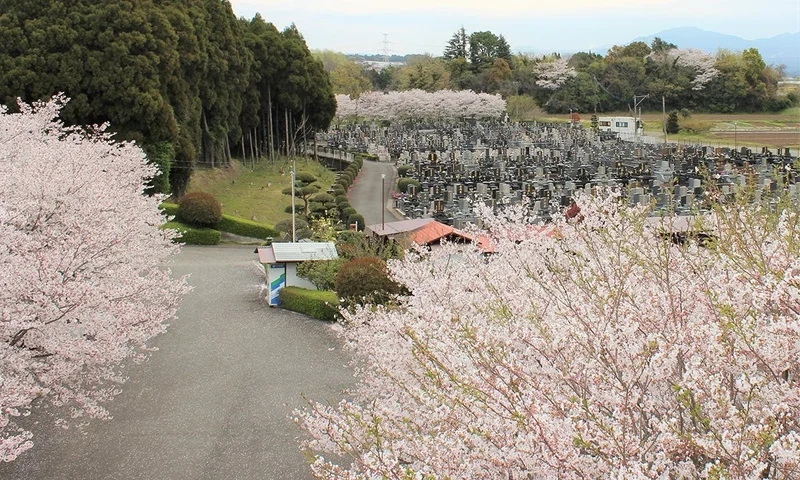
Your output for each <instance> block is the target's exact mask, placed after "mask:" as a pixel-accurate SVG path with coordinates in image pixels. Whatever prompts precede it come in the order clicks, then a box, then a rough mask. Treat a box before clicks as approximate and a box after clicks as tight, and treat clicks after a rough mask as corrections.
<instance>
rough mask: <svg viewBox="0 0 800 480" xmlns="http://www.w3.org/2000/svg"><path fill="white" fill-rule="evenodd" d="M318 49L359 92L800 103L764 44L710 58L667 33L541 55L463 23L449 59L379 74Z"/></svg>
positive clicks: (730, 108) (340, 87) (655, 104)
mask: <svg viewBox="0 0 800 480" xmlns="http://www.w3.org/2000/svg"><path fill="white" fill-rule="evenodd" d="M317 55H318V56H320V57H322V58H325V59H327V61H326V67H327V69H328V70H329V71H331V72H332V76H333V85H334V91H335V92H336V93H337V94H348V95H351V96H354V95H356V96H357V95H358V94H360V93H361V92H363V91H368V90H383V91H386V90H410V89H421V90H426V91H435V90H440V89H451V90H462V89H471V90H473V91H475V92H486V93H499V94H501V95H503V97H504V98H507V99H509V108H510V109H513V108H514V105H516V104H517V103H519V102H520V101H523V100H524V101H527V102H530V103H533V102H534V101H535V103H536V104H538V106H540V107H541V108H543V109H544V110H546V111H548V112H550V113H566V112H568V111H570V110H577V111H581V112H605V111H614V110H626V109H628V108H630V107H631V106H632V105H631V104H632V103H633V97H634V95H649V97H648V99H647V100H645V101H644V103H643V104H642V105H641V106H642V107H643V108H644V109H648V108H653V109H660V108H661V97H664V99H665V101H666V103H667V104H668V105H669V106H670V108H676V109H684V108H685V109H689V110H700V111H707V112H721V113H727V112H734V111H747V112H754V111H778V110H782V109H784V108H787V107H790V106H793V105H797V104H799V103H800V102H798V100H799V99H798V98H797V96H796V95H791V94H790V95H786V96H783V95H780V94H779V92H778V82H779V80H780V79H781V78H782V76H783V70H782V67H781V66H769V65H767V64H766V62H765V61H764V59H763V58H762V56H761V54H760V53H759V51H758V50H757V49H755V48H750V49H747V50H744V51H742V52H734V51H727V50H720V51H718V52H716V53H714V54H708V53H704V52H701V51H699V50H694V49H685V48H678V46H677V45H674V44H672V43H669V42H666V41H664V40H662V39H660V38H655V39H654V40H653V41H652V42H651V43H650V44H647V43H644V42H632V43H630V44H628V45H623V46H614V47H612V48H611V49H610V50H609V51H608V52H607V53H606V54H605V55H599V54H597V53H592V52H579V53H575V54H573V55H570V56H562V55H560V54H557V53H554V54H549V55H542V56H534V55H529V54H524V53H517V54H512V53H511V47H510V46H509V44H508V42H507V41H506V40H505V38H504V37H503V35H495V34H494V33H492V32H489V31H483V32H473V33H468V32H467V31H465V29H464V28H461V29H459V30H458V31H457V32H455V33H454V34H453V36H452V37H451V38H450V40H449V41H448V43H447V45H446V46H445V48H444V51H443V54H442V55H441V56H431V55H420V56H414V57H411V58H409V60H408V62H407V63H406V64H405V65H403V66H388V67H386V68H383V69H381V70H379V71H378V70H374V69H361V68H357V67H358V66H357V65H354V64H353V65H347V64H346V60H347V59H346V58H345V57H344V55H341V57H339V58H338V60H337V58H336V55H335V54H334V53H333V52H317ZM351 63H352V62H351Z"/></svg>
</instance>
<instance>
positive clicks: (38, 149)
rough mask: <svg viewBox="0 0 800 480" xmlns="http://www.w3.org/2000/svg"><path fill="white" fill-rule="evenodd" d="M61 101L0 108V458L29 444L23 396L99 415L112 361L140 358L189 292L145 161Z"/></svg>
mask: <svg viewBox="0 0 800 480" xmlns="http://www.w3.org/2000/svg"><path fill="white" fill-rule="evenodd" d="M64 102H65V99H64V98H63V97H56V98H55V99H53V100H51V101H50V102H47V103H43V104H36V105H34V106H28V105H24V104H23V105H20V109H21V112H20V113H18V114H10V113H9V112H8V111H7V109H5V107H0V461H11V460H13V459H14V458H16V457H17V456H18V455H19V454H20V453H22V452H24V451H25V450H27V449H29V448H30V447H31V446H32V442H31V438H32V436H33V435H32V433H31V432H30V431H27V430H25V429H24V428H22V427H20V426H19V425H17V424H16V422H15V419H16V418H18V417H19V416H21V415H28V414H29V413H31V409H32V405H33V404H43V403H48V404H51V405H54V406H57V407H59V408H58V410H57V411H58V412H61V414H62V415H65V416H67V417H73V418H81V417H82V418H91V417H99V418H105V417H108V412H107V411H106V410H105V409H104V408H103V406H102V404H103V403H104V402H105V401H107V400H109V399H111V398H112V397H113V396H114V395H115V394H117V393H118V392H119V386H120V384H121V383H122V382H123V381H124V380H125V377H124V376H123V375H122V374H121V373H120V372H119V370H118V369H117V368H116V367H117V366H118V365H119V364H120V363H122V362H125V361H126V360H141V359H143V358H145V356H146V354H147V352H148V347H147V341H148V340H149V339H151V338H152V337H153V336H155V335H157V334H159V333H161V332H163V331H164V329H165V325H164V321H166V320H167V319H169V318H170V317H172V316H173V315H174V313H175V310H176V306H177V303H178V302H179V300H180V298H181V297H182V295H183V293H184V292H186V290H187V286H186V284H185V281H184V280H183V279H178V280H175V279H172V278H171V276H170V271H169V270H168V269H166V268H164V265H165V264H166V262H167V260H168V259H169V258H170V257H171V256H172V255H173V254H174V253H176V252H177V250H178V247H177V246H175V245H173V244H172V243H171V241H170V239H171V236H172V235H171V234H170V233H168V231H164V230H159V226H160V225H161V224H162V223H163V221H164V219H163V217H162V215H161V213H160V212H159V209H158V203H159V200H160V199H159V198H153V197H147V196H145V195H143V189H144V186H145V182H146V180H147V179H148V178H150V177H151V176H152V175H153V174H154V173H155V169H154V168H153V167H152V166H149V165H148V164H147V162H146V159H145V156H144V154H143V152H142V150H141V149H140V148H138V147H136V146H135V145H133V144H129V143H115V142H113V141H112V140H111V137H110V136H109V135H108V134H106V133H104V132H103V130H104V127H96V128H94V129H93V130H92V131H88V132H82V131H79V130H78V129H75V128H67V127H65V126H63V125H62V124H61V123H60V122H59V121H58V120H57V117H58V114H59V111H60V109H61V107H62V106H63V104H64ZM59 422H60V423H62V424H64V425H66V424H67V422H66V421H64V419H63V417H62V418H61V419H60V420H59Z"/></svg>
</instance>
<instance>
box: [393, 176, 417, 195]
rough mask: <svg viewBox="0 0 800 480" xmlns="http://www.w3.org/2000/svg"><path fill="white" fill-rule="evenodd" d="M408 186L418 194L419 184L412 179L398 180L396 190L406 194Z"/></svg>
mask: <svg viewBox="0 0 800 480" xmlns="http://www.w3.org/2000/svg"><path fill="white" fill-rule="evenodd" d="M409 185H414V188H415V189H416V191H417V192H419V188H420V183H419V182H418V181H417V180H414V179H413V178H401V179H400V180H398V182H397V189H398V190H399V191H401V192H403V193H406V192H408V186H409Z"/></svg>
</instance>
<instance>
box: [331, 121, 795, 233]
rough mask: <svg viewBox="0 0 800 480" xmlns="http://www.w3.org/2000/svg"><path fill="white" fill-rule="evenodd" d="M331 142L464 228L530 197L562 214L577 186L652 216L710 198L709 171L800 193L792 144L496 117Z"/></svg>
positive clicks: (416, 203) (409, 200) (409, 210)
mask: <svg viewBox="0 0 800 480" xmlns="http://www.w3.org/2000/svg"><path fill="white" fill-rule="evenodd" d="M317 140H318V141H319V142H320V143H321V144H323V145H327V146H328V147H330V148H338V149H343V150H347V151H351V152H352V151H355V152H366V153H372V154H376V155H378V157H379V158H380V159H381V160H382V161H389V160H392V161H394V162H396V164H397V165H398V166H402V165H408V166H410V168H404V169H403V171H404V172H405V176H406V177H410V178H412V179H414V180H416V181H418V182H419V187H418V188H417V187H416V185H410V186H409V187H408V191H407V192H406V193H402V194H401V193H397V194H396V195H395V204H396V207H397V208H398V209H399V210H401V211H402V212H403V213H404V214H405V215H406V216H407V217H409V218H421V217H433V218H436V219H437V220H439V221H441V222H443V223H446V224H449V225H453V226H455V227H456V228H461V227H463V226H464V225H465V224H466V223H470V222H472V223H474V222H475V221H476V218H475V215H474V213H473V210H474V207H475V205H478V204H481V203H482V204H485V205H488V206H490V207H492V208H494V209H501V208H503V207H504V206H506V205H515V204H521V203H525V204H527V205H529V208H530V209H531V210H532V213H533V214H534V215H535V216H536V217H538V218H539V219H541V220H542V221H548V220H549V219H550V218H552V216H553V215H560V214H561V213H562V212H563V211H564V209H565V208H567V207H568V206H569V205H570V203H571V201H572V197H573V196H574V194H575V193H576V192H577V191H578V190H580V189H589V190H591V189H593V188H596V187H599V186H618V187H620V188H621V189H622V191H623V193H624V195H626V196H627V199H628V201H629V202H630V203H631V204H643V205H652V206H653V213H654V214H658V213H659V212H664V211H675V212H677V213H678V214H691V213H692V212H695V211H697V209H701V208H702V207H703V204H704V202H706V196H705V191H706V188H707V185H706V183H707V181H706V180H705V179H706V178H709V176H710V177H713V179H714V182H715V183H716V185H717V186H718V187H719V189H720V192H721V193H722V194H723V195H726V194H732V193H734V192H735V191H736V189H738V188H739V187H741V186H743V185H744V184H745V183H746V182H747V181H748V179H753V178H754V179H755V182H756V185H757V191H756V196H763V195H777V194H778V193H779V192H782V191H783V190H784V189H786V190H788V191H789V193H790V195H792V196H793V197H794V198H795V199H798V198H800V192H798V187H797V181H798V178H800V170H798V166H797V162H796V158H793V157H792V155H791V153H792V152H790V151H789V149H777V150H776V151H774V152H773V151H771V150H769V149H766V148H762V149H760V150H755V151H754V150H752V149H750V148H746V147H743V148H741V149H739V150H732V149H728V148H712V147H708V146H702V145H692V146H686V145H677V144H664V143H660V144H656V143H652V142H651V143H646V142H624V141H620V140H619V139H616V138H613V137H612V138H609V137H607V136H606V137H601V136H600V135H598V134H597V133H596V132H594V131H593V130H591V129H583V128H581V127H580V126H579V125H564V124H545V123H535V122H534V123H505V122H499V121H492V122H462V123H453V122H421V123H420V122H417V123H408V124H406V125H392V126H387V125H381V124H363V125H350V126H347V127H345V128H339V129H332V130H330V131H328V132H327V133H325V134H322V135H319V136H318V139H317Z"/></svg>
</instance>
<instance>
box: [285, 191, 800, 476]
mask: <svg viewBox="0 0 800 480" xmlns="http://www.w3.org/2000/svg"><path fill="white" fill-rule="evenodd" d="M619 198H620V196H619V193H618V192H612V193H610V194H608V195H605V196H601V197H589V196H587V195H578V196H577V198H576V200H577V204H578V205H579V206H580V209H581V217H582V219H581V221H572V220H570V219H567V218H566V217H564V216H562V217H560V218H559V219H557V220H556V222H555V223H553V224H551V225H547V226H541V225H532V224H530V223H529V222H528V221H527V219H526V218H525V211H524V210H523V209H521V208H512V209H509V210H507V211H506V212H505V213H504V214H503V216H502V217H497V216H493V215H492V214H491V213H489V212H487V211H483V212H481V215H482V217H483V225H484V227H485V229H486V231H485V232H484V233H485V234H487V235H489V236H490V237H491V239H492V242H493V245H494V246H495V252H497V253H495V254H494V255H492V256H490V257H488V258H486V257H485V256H484V255H482V254H481V253H480V252H479V251H477V249H473V248H470V247H469V246H465V245H463V244H447V245H444V246H443V247H442V248H439V249H436V250H433V251H427V250H418V251H416V252H412V253H410V254H408V255H407V256H406V258H405V259H404V260H402V261H396V262H394V263H392V264H390V270H391V272H392V274H393V277H394V278H395V279H396V280H397V281H399V282H402V283H403V284H404V285H406V286H407V287H408V288H409V290H410V292H411V294H410V295H409V296H408V297H407V298H403V299H402V302H401V304H400V306H397V307H392V308H384V307H377V308H364V309H361V310H358V311H355V312H354V313H349V314H346V323H345V326H346V328H345V330H344V332H345V333H344V335H345V337H346V339H347V340H348V345H349V346H350V348H351V349H352V351H353V352H354V354H355V356H356V359H355V361H354V364H355V366H356V368H357V375H358V377H359V379H360V382H359V384H358V386H357V387H356V388H355V390H354V391H353V392H351V395H350V397H349V399H348V400H344V401H342V402H340V403H339V404H337V405H333V406H329V405H325V404H321V403H313V402H312V403H311V404H310V406H309V408H308V409H306V410H303V411H299V412H297V419H296V420H297V422H298V424H300V425H302V426H303V427H304V428H305V430H307V432H308V433H309V438H308V440H307V441H305V442H304V448H306V449H309V450H310V451H312V452H314V453H315V454H316V457H315V458H316V461H315V463H314V464H313V468H314V471H315V474H316V475H317V477H318V478H328V479H334V478H349V479H371V478H414V479H422V478H472V479H481V478H487V479H488V478H542V479H544V478H562V479H578V478H583V479H586V478H592V479H593V478H612V477H613V478H620V479H667V478H731V479H744V478H766V477H768V478H776V479H777V478H780V479H791V478H797V475H798V471H800V470H798V469H800V381H799V380H800V378H799V377H798V375H799V374H800V319H799V318H800V239H798V236H797V234H796V232H797V231H798V227H800V216H799V215H798V211H797V207H795V206H788V207H787V209H786V210H784V211H783V213H774V211H773V212H770V211H768V209H765V208H761V207H759V206H742V205H739V206H736V207H720V208H718V209H717V210H716V211H715V212H714V213H713V214H709V215H707V216H704V217H698V218H697V225H695V227H694V228H695V229H697V230H702V231H705V232H707V233H709V234H711V235H712V236H713V238H714V239H715V240H714V241H713V242H711V243H707V244H703V245H700V244H698V243H696V242H688V243H686V244H683V245H677V244H674V243H672V242H671V241H669V240H668V239H665V237H664V235H663V234H664V233H668V232H669V231H670V228H671V225H672V224H673V223H672V221H673V219H672V218H670V217H664V218H663V219H652V218H648V217H647V213H648V212H647V210H648V207H635V208H629V207H624V206H622V205H621V202H620V201H619ZM667 238H668V236H667ZM325 455H329V456H328V457H326V456H325ZM335 459H345V461H344V462H342V461H336V460H335Z"/></svg>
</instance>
